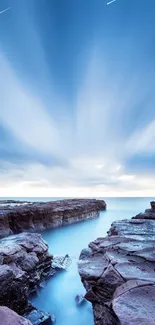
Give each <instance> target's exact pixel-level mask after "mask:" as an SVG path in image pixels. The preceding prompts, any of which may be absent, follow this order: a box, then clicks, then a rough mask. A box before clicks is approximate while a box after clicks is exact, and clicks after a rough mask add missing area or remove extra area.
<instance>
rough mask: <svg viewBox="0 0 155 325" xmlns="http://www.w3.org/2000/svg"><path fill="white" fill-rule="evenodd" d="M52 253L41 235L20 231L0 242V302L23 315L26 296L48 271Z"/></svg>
mask: <svg viewBox="0 0 155 325" xmlns="http://www.w3.org/2000/svg"><path fill="white" fill-rule="evenodd" d="M52 261H53V256H52V255H50V254H49V253H48V246H47V244H46V243H45V242H44V240H43V239H42V237H41V235H40V234H35V233H34V234H31V233H22V234H19V235H14V236H10V237H7V238H4V239H2V240H1V241H0V293H1V294H0V305H5V306H7V307H9V308H11V309H13V310H14V311H16V312H17V313H20V314H23V313H24V312H25V311H26V310H27V309H28V308H29V306H28V296H29V294H30V293H31V292H32V291H33V290H36V287H37V286H38V284H39V283H40V282H41V281H43V280H44V279H45V278H47V277H48V276H49V275H50V272H51V266H52Z"/></svg>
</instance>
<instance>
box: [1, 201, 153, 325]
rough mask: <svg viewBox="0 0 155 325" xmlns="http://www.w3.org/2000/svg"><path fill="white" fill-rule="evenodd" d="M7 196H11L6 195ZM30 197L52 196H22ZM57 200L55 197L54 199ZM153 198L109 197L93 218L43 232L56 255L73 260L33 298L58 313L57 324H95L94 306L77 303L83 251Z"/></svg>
mask: <svg viewBox="0 0 155 325" xmlns="http://www.w3.org/2000/svg"><path fill="white" fill-rule="evenodd" d="M7 199H8V198H7ZM23 200H28V201H49V200H53V199H52V198H33V199H32V198H23ZM54 200H55V199H54ZM151 200H153V198H106V199H105V201H106V203H107V211H102V212H101V213H100V216H99V217H97V218H94V219H90V220H86V221H82V222H79V223H76V224H72V225H69V226H65V227H61V228H57V229H54V230H48V231H45V232H43V233H42V236H43V238H44V239H45V241H46V242H47V243H48V245H49V250H50V252H51V253H52V254H54V255H65V254H69V256H70V257H71V258H72V264H71V265H70V267H69V269H68V270H67V271H63V272H61V273H59V274H58V275H56V276H55V277H52V278H50V279H49V280H48V281H47V282H46V284H45V287H44V288H41V289H39V290H38V292H37V294H35V295H34V296H33V297H32V299H31V301H32V303H33V304H34V305H35V306H36V307H37V308H39V309H41V310H43V311H47V312H49V313H51V314H55V316H56V324H57V325H93V313H92V307H91V304H90V303H89V302H87V303H86V304H84V305H82V306H79V307H78V306H77V305H76V302H75V297H76V295H79V294H80V295H81V294H82V295H84V293H85V290H84V287H83V285H82V283H81V280H80V276H79V274H78V269H77V261H78V257H79V255H80V252H81V250H82V249H83V248H85V247H87V246H88V243H89V242H90V241H92V240H94V239H96V238H97V237H103V236H106V234H107V231H108V229H109V228H110V225H111V223H112V222H113V221H115V220H121V219H127V218H131V217H132V216H134V215H136V214H137V213H139V212H143V211H144V210H145V209H146V208H149V202H150V201H151Z"/></svg>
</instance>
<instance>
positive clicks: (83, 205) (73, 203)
mask: <svg viewBox="0 0 155 325" xmlns="http://www.w3.org/2000/svg"><path fill="white" fill-rule="evenodd" d="M6 202H7V201H6ZM7 203H8V202H7ZM14 203H16V201H14ZM18 203H19V201H18ZM24 203H25V204H18V205H13V206H12V205H7V204H6V205H5V201H3V204H1V205H0V238H2V237H5V236H9V235H12V234H17V233H20V232H23V231H25V230H26V231H42V230H45V229H50V228H56V227H60V226H64V225H67V224H71V223H75V222H78V221H81V220H84V219H89V218H93V217H96V216H98V215H99V212H100V210H105V209H106V204H105V202H104V201H103V200H94V199H73V200H60V201H52V202H35V203H26V202H24ZM11 204H13V201H12V200H11Z"/></svg>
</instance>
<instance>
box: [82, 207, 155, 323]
mask: <svg viewBox="0 0 155 325" xmlns="http://www.w3.org/2000/svg"><path fill="white" fill-rule="evenodd" d="M151 213H152V208H151ZM147 216H148V214H147ZM151 216H152V214H151ZM78 267H79V273H80V276H81V280H82V282H83V284H84V286H85V288H86V291H87V292H86V296H85V298H86V299H87V300H89V301H91V302H92V304H93V310H94V320H95V325H129V324H133V325H146V324H151V325H155V308H154V306H155V221H153V220H152V218H151V220H148V217H147V220H145V219H143V220H142V218H140V219H138V216H137V217H136V219H131V220H123V221H118V222H114V223H113V224H112V226H111V229H110V231H109V232H108V236H107V237H106V238H98V239H97V240H95V241H94V242H92V243H90V244H89V248H88V249H85V250H83V251H82V252H81V255H80V260H79V266H78Z"/></svg>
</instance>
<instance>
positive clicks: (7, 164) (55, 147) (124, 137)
mask: <svg viewBox="0 0 155 325" xmlns="http://www.w3.org/2000/svg"><path fill="white" fill-rule="evenodd" d="M113 2H114V1H110V2H108V3H107V5H110V4H112V3H113ZM19 4H21V2H20V3H19ZM25 4H26V2H25ZM102 6H103V3H102ZM114 7H117V6H114ZM38 10H39V9H38ZM114 10H115V9H114ZM22 12H24V13H25V10H23V11H22V10H21V15H20V17H19V18H18V20H17V27H18V28H17V30H16V31H18V33H19V34H18V33H17V38H15V40H16V41H18V42H17V44H18V48H16V50H14V51H12V52H9V51H10V48H9V47H8V48H7V50H6V48H5V44H6V43H5V42H4V48H2V46H1V47H0V67H1V74H0V132H1V131H2V132H1V133H0V195H12V194H11V193H13V194H14V195H26V196H27V195H44V196H46V195H55V196H60V195H63V196H64V195H69V196H72V195H78V194H79V195H92V196H95V195H96V196H97V195H105V193H107V195H125V193H126V195H128V194H129V193H132V194H133V193H140V194H142V192H143V193H144V191H145V189H146V191H147V193H150V191H153V189H154V184H155V182H154V183H153V181H150V175H149V173H147V175H146V174H145V177H144V173H143V168H142V170H141V171H140V172H138V171H137V168H132V169H131V168H130V167H131V166H130V164H131V160H132V159H133V157H134V156H135V155H136V154H146V153H148V154H150V153H152V152H153V153H154V154H155V146H154V138H155V132H154V130H155V116H154V110H153V107H154V104H155V96H154V82H153V81H154V79H153V75H154V74H153V70H152V71H150V72H149V70H148V67H147V65H145V64H144V65H143V64H141V63H143V62H141V61H140V55H139V53H143V51H142V48H141V51H140V52H136V50H135V49H137V47H136V40H135V39H134V40H133V39H130V37H131V36H130V35H129V36H128V31H127V30H125V31H124V32H122V34H121V32H120V29H119V27H120V26H116V27H117V28H118V30H119V33H120V34H118V31H117V33H115V28H114V26H111V24H112V22H109V21H106V17H105V21H106V23H105V24H107V25H105V26H104V27H107V28H108V29H109V34H108V36H107V31H105V30H104V28H103V26H102V25H101V26H100V30H98V29H97V32H96V34H97V36H95V35H96V34H95V32H94V34H93V36H92V38H93V41H92V42H90V44H89V46H88V48H87V51H84V50H85V44H83V51H84V52H82V53H78V56H76V55H75V53H73V54H74V55H73V56H74V57H76V60H77V61H75V62H74V69H73V66H71V65H66V66H67V67H64V71H59V69H57V70H56V72H57V71H59V73H60V74H61V73H62V75H63V74H64V75H65V71H66V70H65V69H67V71H68V70H69V69H73V70H76V69H75V66H76V65H78V63H79V66H80V64H81V66H80V67H81V68H79V75H78V77H77V75H76V73H75V75H74V76H73V77H74V78H75V79H76V78H77V79H78V78H79V79H78V81H77V85H76V87H75V90H74V91H75V93H74V96H73V94H70V92H71V90H70V83H69V77H68V75H69V74H67V73H66V75H67V77H68V78H67V77H66V78H64V80H65V82H64V83H65V87H64V89H63V87H62V84H63V82H62V79H61V78H60V79H59V78H57V76H55V75H54V73H53V71H54V68H55V66H54V65H56V63H55V61H56V58H55V61H54V62H52V63H51V62H50V64H48V63H49V62H48V60H47V57H48V56H47V55H46V54H47V53H46V51H45V47H46V49H47V48H48V50H49V51H50V50H51V51H53V49H54V47H52V46H53V43H52V41H51V38H52V37H51V38H50V37H49V38H48V40H47V39H46V42H47V44H46V46H45V43H46V42H45V34H46V33H45V31H46V27H47V26H46V24H44V26H43V27H42V31H40V29H41V27H40V25H39V27H38V24H39V19H40V18H39V17H40V16H39V14H37V16H35V14H34V12H33V10H31V13H30V17H29V18H30V19H29V20H28V19H27V16H26V15H25V16H24V18H23V15H22ZM108 12H109V11H108ZM110 12H111V10H110ZM112 12H113V10H112ZM13 15H15V11H14V13H13V14H12V16H13ZM41 16H42V15H41ZM102 20H103V19H102ZM103 21H104V20H103ZM118 21H119V23H120V20H118ZM27 22H28V23H27ZM21 23H23V25H22V26H23V32H22V34H21V38H22V39H24V42H23V44H24V45H23V48H20V44H19V40H18V36H19V35H20V29H19V26H20V24H21ZM114 24H116V22H115V23H114ZM47 25H48V24H47ZM94 25H95V23H94ZM48 26H49V25H48ZM96 26H97V27H96V28H98V26H99V22H97V23H96ZM48 28H49V27H48ZM56 28H57V26H56ZM59 32H60V34H61V30H60V31H59ZM9 33H11V32H10V30H9ZM82 33H83V31H82ZM134 33H135V32H134ZM15 34H16V33H15V31H14V34H13V36H16V35H15ZM58 34H59V33H58ZM42 35H44V38H42ZM50 36H51V34H50ZM116 36H117V42H116V41H115V38H116ZM9 37H10V36H9ZM67 37H69V36H68V34H67ZM21 38H19V39H20V40H21ZM9 40H10V38H9ZM80 41H81V42H82V39H80ZM50 42H51V43H50ZM58 43H59V40H55V43H54V44H55V46H58V45H59V44H58ZM115 43H117V44H115ZM9 46H10V43H9ZM146 48H147V47H146ZM73 50H74V49H73ZM73 52H74V51H73ZM10 53H11V54H12V55H11V54H10ZM83 53H85V60H84V64H83V59H81V57H82V56H83ZM19 54H21V56H22V58H23V55H25V61H23V60H21V61H20V69H19V65H18V64H19V62H18V60H19V56H18V55H19ZM59 55H60V58H62V57H61V55H63V54H62V53H59ZM63 59H64V58H63ZM80 60H81V61H82V63H81V61H80ZM136 60H137V61H136ZM25 62H26V63H25ZM137 62H138V63H137ZM149 62H150V61H149ZM58 63H59V62H58ZM58 63H57V64H58ZM24 64H25V66H26V67H27V71H24V70H23V65H24ZM51 67H53V70H52V68H51ZM131 67H133V68H132V69H131ZM58 68H59V67H58ZM31 70H32V71H31ZM23 71H24V72H23ZM74 72H75V71H74ZM66 75H65V76H66ZM54 76H55V79H54ZM67 86H68V88H69V91H68V92H69V94H70V96H71V95H72V96H73V97H74V98H73V99H71V98H69V99H68V98H67V96H66V93H65V89H66V87H67ZM149 159H150V158H149ZM141 165H142V164H141ZM147 166H148V165H147ZM152 179H153V180H154V177H153V178H152ZM145 182H149V184H150V187H149V185H147V188H146V187H145ZM147 184H148V183H147ZM4 188H5V191H4ZM4 193H5V194H4ZM9 193H10V194H9ZM42 193H44V194H42ZM132 194H131V195H132ZM133 195H134V194H133ZM135 195H136V194H135ZM144 195H145V194H144Z"/></svg>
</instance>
